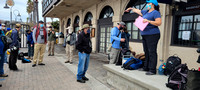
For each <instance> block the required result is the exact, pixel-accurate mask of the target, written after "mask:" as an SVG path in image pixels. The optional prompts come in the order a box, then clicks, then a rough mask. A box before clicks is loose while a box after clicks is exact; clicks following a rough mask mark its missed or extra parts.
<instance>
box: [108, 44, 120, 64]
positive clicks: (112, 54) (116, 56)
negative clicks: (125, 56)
mask: <svg viewBox="0 0 200 90" xmlns="http://www.w3.org/2000/svg"><path fill="white" fill-rule="evenodd" d="M119 54H120V49H116V48H113V47H112V48H111V52H110V62H109V64H115V63H116V62H117V61H118V60H119Z"/></svg>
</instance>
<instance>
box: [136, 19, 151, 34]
mask: <svg viewBox="0 0 200 90" xmlns="http://www.w3.org/2000/svg"><path fill="white" fill-rule="evenodd" d="M143 20H144V19H143V18H142V17H141V16H139V17H138V18H137V19H136V20H135V22H134V23H133V24H134V25H135V26H136V27H138V28H139V29H140V30H141V31H144V29H145V28H146V27H147V25H148V24H149V22H146V23H143Z"/></svg>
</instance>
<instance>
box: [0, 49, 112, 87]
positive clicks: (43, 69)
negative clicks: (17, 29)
mask: <svg viewBox="0 0 200 90" xmlns="http://www.w3.org/2000/svg"><path fill="white" fill-rule="evenodd" d="M22 50H26V49H22ZM44 57H45V60H44V63H45V64H46V65H45V66H36V67H34V68H33V67H32V66H31V65H32V64H22V63H21V61H20V60H18V63H17V65H18V67H19V69H21V70H22V71H20V72H13V71H10V70H8V65H5V72H6V73H8V74H9V77H7V78H4V79H6V80H4V81H0V84H3V87H0V90H105V89H107V90H108V89H112V90H115V89H114V88H113V87H111V86H110V85H108V84H107V82H106V70H104V69H103V66H102V65H103V64H107V63H108V62H107V60H105V59H106V57H105V55H104V56H103V55H98V54H91V61H90V66H89V69H88V74H87V75H88V77H89V78H90V81H88V82H86V84H81V83H77V82H76V70H77V64H78V56H77V55H76V56H75V57H74V60H73V62H74V63H73V64H72V65H69V64H65V63H64V61H65V58H66V56H65V50H64V49H63V48H62V47H60V46H58V45H57V46H56V53H55V56H50V57H48V56H47V52H46V54H45V56H44ZM0 79H2V78H0Z"/></svg>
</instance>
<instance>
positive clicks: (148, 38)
mask: <svg viewBox="0 0 200 90" xmlns="http://www.w3.org/2000/svg"><path fill="white" fill-rule="evenodd" d="M146 2H147V4H146V8H147V10H139V9H135V8H128V9H127V10H126V11H125V12H130V11H131V10H132V11H133V12H135V13H137V14H139V15H140V16H142V17H143V18H144V20H143V22H144V23H145V22H148V23H149V24H148V25H147V27H146V28H145V29H144V31H140V33H141V35H142V42H143V48H144V49H143V50H144V52H145V62H144V67H143V68H142V69H141V70H142V71H147V73H146V75H155V74H156V66H157V59H158V58H157V44H158V41H159V39H160V30H159V28H158V26H160V25H161V23H162V21H161V15H160V12H159V5H158V1H157V0H146Z"/></svg>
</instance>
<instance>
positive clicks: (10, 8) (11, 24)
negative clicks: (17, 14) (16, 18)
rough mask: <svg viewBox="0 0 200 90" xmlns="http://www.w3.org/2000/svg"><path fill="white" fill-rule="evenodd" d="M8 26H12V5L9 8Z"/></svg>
mask: <svg viewBox="0 0 200 90" xmlns="http://www.w3.org/2000/svg"><path fill="white" fill-rule="evenodd" d="M10 28H12V6H11V8H10Z"/></svg>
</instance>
